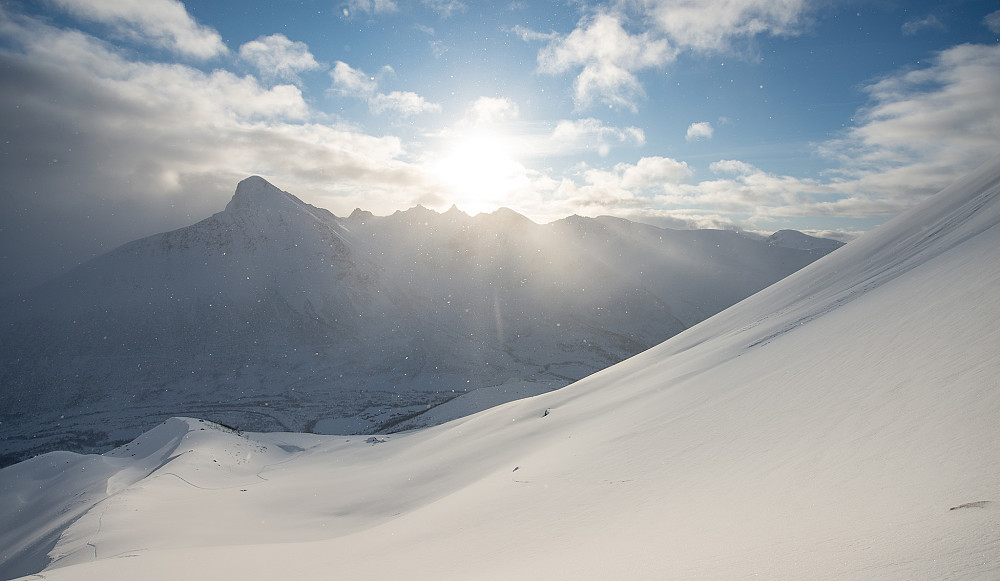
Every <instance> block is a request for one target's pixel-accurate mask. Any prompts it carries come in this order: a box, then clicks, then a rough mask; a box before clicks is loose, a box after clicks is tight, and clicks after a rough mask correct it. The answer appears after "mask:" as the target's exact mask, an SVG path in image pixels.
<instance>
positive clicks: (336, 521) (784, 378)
mask: <svg viewBox="0 0 1000 581" xmlns="http://www.w3.org/2000/svg"><path fill="white" fill-rule="evenodd" d="M998 246H1000V160H997V161H994V162H993V163H991V164H989V165H987V166H984V167H983V168H981V169H980V170H978V171H977V172H976V173H974V174H973V175H971V176H969V177H968V178H967V179H965V180H963V181H961V182H959V183H957V184H955V185H953V186H951V187H949V188H947V189H946V190H945V191H943V192H942V193H941V194H939V195H938V196H937V197H935V198H933V199H932V200H930V201H929V202H927V203H925V204H923V205H922V206H920V207H918V208H917V209H915V210H914V211H911V212H909V213H907V214H906V215H904V216H901V217H899V218H897V219H895V220H894V221H892V222H890V223H888V224H887V225H885V226H884V227H882V228H879V229H878V230H877V231H875V232H873V233H871V234H869V235H867V236H865V237H863V238H861V239H859V240H857V241H855V242H852V243H851V244H850V245H848V246H846V247H845V248H844V249H842V250H841V251H838V252H837V253H835V254H832V255H830V256H828V257H826V258H824V259H822V260H820V261H818V262H816V263H815V264H813V265H810V266H809V267H807V268H805V269H803V270H801V271H800V272H798V273H796V274H794V275H792V276H790V277H788V278H787V279H785V280H783V281H781V282H780V283H778V284H775V285H773V286H771V287H769V288H768V289H766V290H765V291H762V292H760V293H757V294H756V295H754V296H753V297H751V298H749V299H748V300H746V301H743V302H741V303H740V304H738V305H736V306H734V307H732V308H730V309H727V310H726V311H724V312H722V313H720V314H719V315H717V316H715V317H713V318H711V319H709V320H707V321H705V322H703V323H702V324H700V325H698V326H696V327H694V328H692V329H688V330H687V331H685V332H683V333H681V334H680V335H678V336H676V337H674V338H673V339H671V340H669V341H666V342H665V343H663V344H662V345H659V346H657V347H656V348H654V349H651V350H648V351H646V352H644V353H642V354H640V355H638V356H636V357H633V358H631V359H629V360H628V361H625V362H623V363H620V364H618V365H615V366H613V367H611V368H609V369H606V370H604V371H602V372H600V373H597V374H594V375H591V376H590V377H587V378H586V379H584V380H582V381H579V382H577V383H575V384H574V385H572V386H569V387H567V388H565V389H562V390H558V391H554V392H551V393H547V394H543V395H540V396H537V397H533V398H529V399H523V400H519V401H516V402H511V403H508V404H505V405H502V406H499V407H495V408H492V409H490V410H487V411H484V412H482V413H479V414H476V415H474V416H471V417H467V418H463V419H459V420H456V421H453V422H450V423H447V424H444V425H440V426H437V427H433V428H428V429H423V430H418V431H413V432H408V433H404V434H395V435H387V436H386V435H382V436H378V437H371V438H366V437H342V436H341V437H335V436H318V435H308V434H289V433H284V434H282V433H272V434H237V433H233V432H231V431H228V430H225V429H222V428H219V427H217V426H213V425H210V424H207V423H205V422H202V421H199V420H194V419H172V420H169V421H167V422H165V423H164V424H162V425H160V426H159V427H157V428H155V429H153V430H151V431H150V432H148V433H147V434H145V435H144V436H143V437H141V438H140V439H138V440H136V441H135V442H133V443H132V444H130V445H128V446H126V447H123V448H120V449H118V450H116V451H115V452H113V453H110V454H107V455H105V456H80V455H75V454H68V453H53V454H46V455H44V456H40V457H37V458H34V459H32V460H30V461H27V462H23V463H21V464H18V465H15V466H12V467H8V468H5V469H3V470H0V494H2V497H0V507H2V508H0V510H2V511H3V512H2V513H0V522H3V523H5V524H7V525H8V526H7V527H4V529H5V532H3V533H0V547H3V553H4V558H5V559H6V562H7V565H5V568H4V569H0V572H2V573H5V574H8V575H9V574H27V573H31V572H34V571H36V570H37V568H38V567H39V566H40V565H41V564H43V563H44V562H45V561H46V559H47V558H46V557H45V555H48V558H51V559H52V562H51V564H50V565H49V568H47V569H46V570H45V571H44V575H45V578H46V579H50V580H58V579H102V580H103V579H112V578H114V579H135V578H144V579H150V578H162V579H175V578H241V579H274V578H314V577H323V576H337V577H341V578H346V579H357V578H377V579H386V578H407V579H470V578H472V579H518V578H520V579H537V578H556V579H609V578H627V579H657V580H662V579H692V578H701V579H738V578H762V579H838V580H839V579H983V580H986V579H996V578H998V576H1000V536H998V530H1000V439H998V438H997V426H1000V389H998V388H1000V385H998V383H997V381H998V378H1000V358H997V353H998V352H1000V350H998V348H1000V331H998V330H1000V261H997V260H996V249H997V248H998Z"/></svg>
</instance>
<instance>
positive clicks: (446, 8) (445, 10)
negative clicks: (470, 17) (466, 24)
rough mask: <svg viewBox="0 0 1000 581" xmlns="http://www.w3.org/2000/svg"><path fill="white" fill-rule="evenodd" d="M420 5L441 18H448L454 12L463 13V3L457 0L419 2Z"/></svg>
mask: <svg viewBox="0 0 1000 581" xmlns="http://www.w3.org/2000/svg"><path fill="white" fill-rule="evenodd" d="M421 2H422V4H423V5H424V6H426V7H428V8H430V9H431V10H433V11H434V12H437V13H438V14H440V15H441V17H442V18H448V17H450V16H452V15H453V14H455V13H456V12H465V3H464V2H460V1H459V0H421Z"/></svg>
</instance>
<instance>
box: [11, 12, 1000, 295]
mask: <svg viewBox="0 0 1000 581" xmlns="http://www.w3.org/2000/svg"><path fill="white" fill-rule="evenodd" d="M997 8H998V6H997V5H996V3H995V2H986V1H959V0H953V1H945V2H903V1H886V2H838V1H835V0H822V1H812V0H780V1H775V0H702V1H697V2H696V1H693V0H621V1H611V2H589V1H585V0H575V1H570V2H526V1H513V2H500V3H492V2H491V3H486V2H473V1H471V0H411V1H408V0H350V1H348V2H338V1H330V0H324V1H319V0H315V1H314V0H304V1H301V2H294V3H293V2H258V1H256V0H244V1H241V2H239V3H230V2H218V1H189V2H186V3H181V2H178V1H176V0H141V1H140V0H120V1H117V2H104V1H99V0H45V1H42V2H26V1H16V0H13V1H11V0H8V1H5V2H3V3H2V4H0V75H2V82H0V111H2V114H0V146H2V147H3V148H2V150H0V171H2V175H3V176H4V180H3V184H2V185H0V195H2V198H0V204H2V206H0V244H2V256H0V268H2V272H4V273H5V275H4V276H5V280H4V281H3V284H2V286H0V293H2V292H4V291H10V290H12V289H18V288H23V287H24V286H26V285H28V284H32V283H35V282H39V281H40V280H42V279H44V278H45V277H47V276H51V275H52V274H55V273H57V272H59V271H61V270H64V269H66V268H69V267H71V266H72V265H73V264H76V263H78V262H80V261H82V260H85V259H87V258H89V257H91V256H94V255H96V254H99V253H101V252H104V251H107V250H110V249H111V248H113V247H114V246H116V245H118V244H121V243H124V242H126V241H128V240H131V239H134V238H137V237H140V236H145V235H149V234H153V233H156V232H160V231H164V230H168V229H172V228H176V227H180V226H183V225H187V224H189V223H192V222H193V221H195V220H198V219H201V218H203V217H206V216H208V215H210V214H211V213H213V212H215V211H218V210H220V209H221V208H222V207H223V206H224V205H225V203H226V201H227V200H228V198H229V197H230V196H231V195H232V191H233V189H234V187H235V185H236V183H237V182H238V181H239V180H240V179H242V178H244V177H246V176H248V175H251V174H258V175H262V176H264V177H265V178H267V179H269V180H271V181H272V182H273V183H274V184H275V185H277V186H279V187H281V188H282V189H285V190H287V191H290V192H292V193H294V194H296V195H298V196H299V197H301V198H302V199H304V200H306V201H308V202H310V203H313V204H315V205H318V206H322V207H325V208H328V209H329V210H331V211H333V212H334V213H335V214H338V215H346V214H348V213H349V212H350V211H351V210H352V209H353V208H355V207H361V208H364V209H367V210H371V211H373V212H375V213H376V214H388V213H391V212H393V211H395V210H398V209H406V208H409V207H412V206H413V205H415V204H418V203H419V204H423V205H425V206H427V207H430V208H433V209H436V210H439V211H444V210H446V209H447V208H448V207H449V206H450V205H451V204H457V205H458V207H459V208H460V209H462V210H464V211H466V212H468V213H470V214H475V213H478V212H483V211H492V210H494V209H496V208H498V207H500V206H507V207H510V208H513V209H514V210H516V211H519V212H521V213H523V214H525V215H527V216H529V217H531V218H532V219H534V220H536V221H538V222H547V221H550V220H553V219H557V218H561V217H564V216H567V215H570V214H574V213H577V214H581V215H589V216H596V215H601V214H611V215H617V216H622V217H626V218H630V219H634V220H639V221H644V222H647V223H651V224H655V225H660V226H666V227H675V228H694V227H716V228H736V227H739V228H744V229H746V230H752V231H758V232H772V231H775V230H778V229H781V228H795V229H799V230H803V231H807V232H810V233H815V234H821V235H829V236H834V237H839V238H842V239H849V238H851V237H853V236H855V235H857V234H858V233H861V232H864V231H867V230H869V229H871V228H872V227H874V226H876V225H877V224H879V223H881V222H883V221H885V220H887V219H888V218H890V217H892V216H893V215H895V214H897V213H899V212H900V211H902V210H904V209H906V208H907V207H910V206H911V205H913V204H914V203H915V202H917V201H918V200H920V199H922V198H924V197H926V196H927V195H929V194H931V193H933V192H935V191H937V190H939V189H941V188H942V187H944V186H946V185H947V184H948V183H950V182H951V181H953V180H954V179H956V178H957V177H959V176H961V175H962V174H963V173H965V172H967V171H969V170H970V169H972V168H974V167H975V166H977V165H978V164H980V163H982V162H984V161H986V160H988V159H990V158H992V157H993V156H994V155H996V154H997V153H1000V98H997V95H1000V44H998V39H1000V10H997Z"/></svg>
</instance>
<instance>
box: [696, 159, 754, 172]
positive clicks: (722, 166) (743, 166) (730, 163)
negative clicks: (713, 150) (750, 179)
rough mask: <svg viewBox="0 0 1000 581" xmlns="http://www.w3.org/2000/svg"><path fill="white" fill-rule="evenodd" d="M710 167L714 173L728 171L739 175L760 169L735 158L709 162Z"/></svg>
mask: <svg viewBox="0 0 1000 581" xmlns="http://www.w3.org/2000/svg"><path fill="white" fill-rule="evenodd" d="M708 169H710V170H711V171H712V173H728V174H737V175H749V174H752V173H754V172H756V171H758V170H757V168H755V167H754V166H752V165H750V164H749V163H746V162H743V161H739V160H735V159H723V160H720V161H716V162H712V163H711V164H709V166H708Z"/></svg>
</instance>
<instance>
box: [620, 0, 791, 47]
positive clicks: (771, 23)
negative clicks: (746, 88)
mask: <svg viewBox="0 0 1000 581" xmlns="http://www.w3.org/2000/svg"><path fill="white" fill-rule="evenodd" d="M638 5H639V6H640V9H639V14H640V15H641V16H642V17H645V18H648V19H651V20H652V23H653V28H654V29H656V30H657V31H659V32H660V33H662V34H663V35H664V36H665V37H666V38H667V39H669V40H670V42H671V43H672V44H673V45H675V46H677V47H679V48H682V49H689V50H697V51H720V50H727V49H729V48H730V45H731V43H732V42H734V41H737V40H750V39H753V38H754V37H757V36H760V35H764V34H770V35H775V36H785V35H793V34H796V33H797V32H798V30H799V28H800V26H801V22H802V19H803V17H804V16H805V13H806V11H807V9H808V8H809V6H810V2H809V0H639V1H638Z"/></svg>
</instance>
